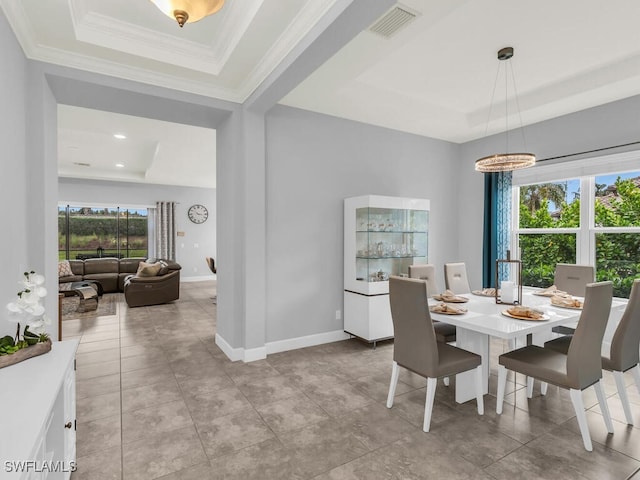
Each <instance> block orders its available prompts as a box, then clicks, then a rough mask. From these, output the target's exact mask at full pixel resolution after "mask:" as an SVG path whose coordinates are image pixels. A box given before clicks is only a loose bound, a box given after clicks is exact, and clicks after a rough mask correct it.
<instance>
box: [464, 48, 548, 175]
mask: <svg viewBox="0 0 640 480" xmlns="http://www.w3.org/2000/svg"><path fill="white" fill-rule="evenodd" d="M512 57H513V47H505V48H502V49H500V50H499V51H498V60H500V61H505V60H510V59H511V58H512ZM507 65H509V66H510V67H511V78H512V79H513V90H514V93H515V99H516V105H518V93H517V91H516V82H515V78H514V75H513V66H512V65H511V62H507ZM499 73H500V65H499V64H498V74H499ZM504 73H505V102H504V104H505V116H504V118H505V137H506V143H507V146H506V149H505V151H506V152H507V153H496V154H494V155H489V156H487V157H482V158H480V159H478V160H476V170H477V171H478V172H484V173H491V172H510V171H512V170H519V169H521V168H528V167H532V166H533V165H535V163H536V156H535V155H534V154H533V153H508V152H509V110H508V102H507V96H508V93H509V86H508V82H507V67H505V72H504ZM498 74H496V82H495V84H494V86H493V94H494V95H495V91H496V85H497V83H498ZM492 106H493V96H492V98H491V104H490V105H489V118H490V117H491V109H492ZM518 117H519V118H520V130H521V131H522V138H523V142H524V130H523V128H522V117H520V110H519V108H518ZM488 128H489V119H487V129H488ZM485 136H486V130H485Z"/></svg>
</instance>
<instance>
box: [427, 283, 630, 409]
mask: <svg viewBox="0 0 640 480" xmlns="http://www.w3.org/2000/svg"><path fill="white" fill-rule="evenodd" d="M538 291H540V289H536V288H531V287H525V288H524V289H523V295H522V304H523V305H525V306H530V307H535V308H536V309H538V310H541V311H543V312H544V313H545V314H546V315H547V316H548V317H549V319H548V320H544V321H538V320H536V321H529V320H518V319H514V318H510V317H507V316H505V315H504V314H503V313H502V312H503V311H504V310H506V309H507V308H510V307H511V305H506V304H496V302H495V298H494V297H484V296H479V295H474V294H467V295H461V296H464V297H466V298H468V299H469V301H468V302H467V303H456V304H453V305H455V306H456V307H462V308H466V309H467V312H466V313H464V314H462V315H445V314H442V313H434V312H431V318H432V319H433V320H437V321H439V322H445V323H449V324H451V325H455V327H456V346H458V347H460V348H464V349H465V350H468V351H470V352H474V353H477V354H478V355H480V356H481V357H482V370H483V386H484V393H485V394H486V393H489V358H490V355H489V354H490V350H489V349H490V344H491V337H496V338H501V339H504V340H508V341H509V345H516V341H521V342H523V343H524V342H525V341H526V344H532V343H534V344H538V345H542V344H543V343H544V341H545V340H548V339H550V338H552V336H553V334H552V333H551V329H552V328H553V327H555V326H559V325H564V326H569V327H575V326H576V325H577V322H578V320H579V319H580V314H581V312H582V310H579V309H569V308H562V307H556V306H553V305H551V301H550V298H549V297H543V296H538V295H535V294H534V293H535V292H538ZM437 303H439V302H438V301H436V300H434V299H430V300H429V304H430V305H435V304H437ZM625 306H626V301H625V299H614V301H613V302H612V307H611V308H612V312H614V311H615V315H612V316H615V317H616V318H617V319H618V320H619V317H620V315H621V312H622V311H623V310H624V307H625ZM610 323H611V322H610ZM616 324H617V323H616ZM609 330H611V329H610V328H608V331H609ZM455 396H456V402H458V403H464V402H466V401H468V400H472V399H475V398H476V391H475V372H473V371H469V372H463V373H459V374H457V375H456V392H455Z"/></svg>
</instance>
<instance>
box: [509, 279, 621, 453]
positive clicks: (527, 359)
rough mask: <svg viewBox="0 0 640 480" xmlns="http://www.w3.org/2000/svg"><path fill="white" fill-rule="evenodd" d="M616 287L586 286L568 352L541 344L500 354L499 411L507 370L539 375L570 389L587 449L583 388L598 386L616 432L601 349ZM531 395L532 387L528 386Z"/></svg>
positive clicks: (602, 407)
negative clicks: (607, 392)
mask: <svg viewBox="0 0 640 480" xmlns="http://www.w3.org/2000/svg"><path fill="white" fill-rule="evenodd" d="M612 297H613V286H612V283H611V282H599V283H590V284H589V285H587V287H586V291H585V300H584V307H583V310H582V314H581V315H580V320H579V321H578V328H576V332H575V334H574V335H573V339H572V341H571V345H570V346H569V350H568V352H567V354H566V355H565V354H563V353H560V352H557V351H555V350H552V349H550V348H543V347H539V346H537V345H528V346H526V347H523V348H519V349H517V350H513V351H511V352H507V353H503V354H502V355H500V356H499V357H498V364H499V365H498V394H497V406H496V412H497V413H498V414H501V413H502V406H503V403H504V390H505V385H506V383H507V370H512V371H514V372H517V373H522V374H524V375H526V376H527V377H528V378H527V384H529V378H537V379H539V380H541V381H542V382H546V383H550V384H552V385H557V386H558V387H561V388H566V389H568V390H569V393H570V395H571V402H572V403H573V408H574V410H575V412H576V418H577V420H578V425H579V427H580V433H581V434H582V442H583V444H584V448H585V449H586V450H588V451H592V450H593V446H592V444H591V435H590V434H589V427H588V426H587V416H586V413H585V409H584V403H583V401H582V390H585V389H586V388H588V387H590V386H592V385H593V386H594V388H595V391H596V395H597V397H598V403H599V404H600V410H601V411H602V416H603V417H604V422H605V425H606V427H607V431H608V432H609V433H613V423H612V422H611V415H610V414H609V407H608V406H607V400H606V398H605V396H604V391H603V389H602V384H601V383H600V379H601V378H602V364H601V361H600V349H601V347H602V338H603V337H604V331H605V329H606V326H607V320H608V319H609V311H610V309H611V299H612ZM527 396H528V397H529V398H531V390H530V389H529V388H527Z"/></svg>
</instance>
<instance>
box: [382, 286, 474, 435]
mask: <svg viewBox="0 0 640 480" xmlns="http://www.w3.org/2000/svg"><path fill="white" fill-rule="evenodd" d="M427 300H428V297H427V289H426V288H425V284H424V281H422V280H419V279H414V278H401V277H396V276H392V277H390V278H389V301H390V303H391V319H392V321H393V331H394V337H395V339H394V343H393V364H392V365H393V366H392V370H391V382H390V384H389V395H388V397H387V408H391V407H392V406H393V399H394V396H395V391H396V385H397V384H398V375H399V374H400V367H403V368H406V369H407V370H410V371H412V372H414V373H416V374H418V375H420V376H422V377H425V378H426V379H427V393H426V398H425V405H424V422H423V425H422V430H423V431H425V432H428V431H429V428H430V427H431V412H432V411H433V400H434V398H435V393H436V385H437V381H438V378H440V377H448V376H451V375H455V374H456V373H460V372H466V371H467V370H473V369H475V370H476V382H475V383H476V401H477V406H478V414H480V415H483V414H484V399H483V396H482V395H483V393H482V392H483V388H482V386H483V385H482V367H481V365H480V363H481V358H480V355H477V354H475V353H471V352H468V351H466V350H463V349H461V348H458V347H454V346H453V345H448V344H446V343H442V342H437V341H436V336H435V332H434V330H433V323H432V321H431V315H430V314H429V306H428V304H427Z"/></svg>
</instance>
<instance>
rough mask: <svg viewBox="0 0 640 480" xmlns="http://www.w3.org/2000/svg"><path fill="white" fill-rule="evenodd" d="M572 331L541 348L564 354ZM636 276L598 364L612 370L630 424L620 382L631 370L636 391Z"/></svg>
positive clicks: (639, 331) (639, 294) (639, 343)
mask: <svg viewBox="0 0 640 480" xmlns="http://www.w3.org/2000/svg"><path fill="white" fill-rule="evenodd" d="M572 341H573V335H567V336H565V337H560V338H556V339H554V340H549V341H548V342H546V343H545V344H544V348H549V349H551V350H555V351H557V352H560V353H564V354H566V353H567V352H568V351H569V348H570V345H571V342H572ZM639 350H640V278H638V279H636V280H635V281H634V282H633V285H632V287H631V295H630V296H629V303H627V307H626V308H625V310H624V313H623V314H622V318H621V319H620V323H618V326H617V327H616V331H615V332H614V334H613V338H612V340H611V348H610V350H609V355H607V356H605V355H603V356H602V368H603V369H604V370H608V371H610V372H612V373H613V378H614V379H615V381H616V387H617V388H618V396H619V397H620V402H621V403H622V409H623V410H624V416H625V418H626V420H627V423H628V424H629V425H633V416H632V415H631V405H630V404H629V397H628V396H627V390H626V388H625V385H624V372H626V371H629V370H631V373H632V374H633V377H634V380H635V382H636V387H637V389H638V393H640V353H639Z"/></svg>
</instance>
